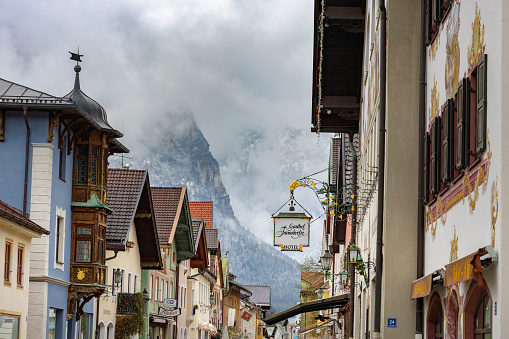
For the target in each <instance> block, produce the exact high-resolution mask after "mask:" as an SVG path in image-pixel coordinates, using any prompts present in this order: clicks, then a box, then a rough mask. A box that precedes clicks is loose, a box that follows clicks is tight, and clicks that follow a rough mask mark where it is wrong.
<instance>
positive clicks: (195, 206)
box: [189, 201, 213, 228]
mask: <svg viewBox="0 0 509 339" xmlns="http://www.w3.org/2000/svg"><path fill="white" fill-rule="evenodd" d="M189 211H190V212H191V217H193V218H197V219H202V220H204V221H205V222H206V223H207V225H206V228H213V227H212V226H213V224H212V219H213V203H212V201H190V202H189Z"/></svg>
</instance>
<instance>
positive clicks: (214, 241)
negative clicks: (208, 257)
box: [205, 228, 219, 250]
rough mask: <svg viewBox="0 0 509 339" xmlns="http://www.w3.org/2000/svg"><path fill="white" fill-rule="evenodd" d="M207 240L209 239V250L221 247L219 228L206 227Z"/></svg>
mask: <svg viewBox="0 0 509 339" xmlns="http://www.w3.org/2000/svg"><path fill="white" fill-rule="evenodd" d="M205 240H207V249H208V250H217V249H218V247H219V242H218V229H217V228H206V229H205Z"/></svg>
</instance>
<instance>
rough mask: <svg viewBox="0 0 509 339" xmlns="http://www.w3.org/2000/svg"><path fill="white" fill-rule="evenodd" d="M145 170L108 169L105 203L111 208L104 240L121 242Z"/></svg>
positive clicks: (127, 227)
mask: <svg viewBox="0 0 509 339" xmlns="http://www.w3.org/2000/svg"><path fill="white" fill-rule="evenodd" d="M146 175H147V171H146V170H133V169H121V168H116V169H113V168H109V169H108V198H107V203H106V204H107V205H108V207H109V208H111V209H112V210H113V213H112V214H111V215H109V216H108V228H107V229H106V240H108V241H115V242H122V241H123V240H125V239H126V237H127V232H128V231H129V227H130V226H131V222H132V221H133V219H134V214H135V211H136V207H137V205H138V200H139V199H140V196H141V192H142V190H143V184H144V183H145V177H146Z"/></svg>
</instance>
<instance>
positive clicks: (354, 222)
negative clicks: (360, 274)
mask: <svg viewBox="0 0 509 339" xmlns="http://www.w3.org/2000/svg"><path fill="white" fill-rule="evenodd" d="M349 139H350V140H349V144H350V151H351V152H352V157H353V168H352V182H353V194H354V195H355V196H357V152H356V150H355V146H354V144H353V139H354V133H350V134H349ZM352 204H354V207H355V209H354V211H353V213H352V229H351V240H350V242H351V243H353V244H355V241H356V239H355V238H356V234H357V206H356V205H355V200H353V199H352ZM348 320H349V326H348V327H349V331H348V334H349V336H350V338H353V327H354V321H355V264H350V317H349V318H348Z"/></svg>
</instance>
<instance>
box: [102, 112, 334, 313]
mask: <svg viewBox="0 0 509 339" xmlns="http://www.w3.org/2000/svg"><path fill="white" fill-rule="evenodd" d="M143 135H144V137H143V138H142V139H140V140H137V142H136V143H135V146H134V147H133V146H132V145H129V146H130V147H131V151H132V152H131V154H130V155H129V157H130V158H131V159H124V160H123V161H124V163H125V162H129V163H130V164H131V166H133V167H135V168H146V169H148V170H149V176H150V181H151V184H152V185H155V186H186V187H187V188H188V193H189V199H190V200H192V201H200V200H212V201H214V227H217V228H219V237H220V240H221V251H222V255H225V254H226V251H228V252H229V255H228V256H229V258H230V269H231V272H232V273H234V274H235V275H237V276H238V281H239V282H240V283H241V284H249V285H270V286H271V287H272V305H273V308H274V309H275V310H282V309H284V308H287V307H290V306H293V305H295V303H296V302H297V301H298V300H299V293H298V289H297V287H296V286H297V285H298V284H299V272H298V270H297V268H296V265H297V261H296V260H295V259H293V258H290V257H289V256H287V255H285V254H283V253H282V252H280V251H279V250H277V249H276V248H274V247H273V246H272V245H271V243H272V227H273V225H272V220H271V214H272V213H274V212H275V211H276V210H277V209H278V208H279V207H280V206H281V205H282V204H283V203H284V202H285V201H286V200H287V199H288V198H289V184H290V182H291V181H293V179H295V178H299V177H302V176H303V175H302V173H306V174H311V173H309V172H306V171H307V170H308V168H309V169H311V168H313V169H316V167H314V166H315V165H316V160H313V159H312V157H309V156H308V155H309V153H308V152H310V153H312V155H313V157H314V158H316V157H317V152H316V151H310V150H309V148H310V146H309V145H310V144H315V145H316V137H315V139H311V140H312V141H310V140H309V136H306V135H305V133H304V131H302V130H297V129H293V130H287V131H282V133H281V134H279V135H277V136H275V135H267V134H265V133H263V132H257V131H253V130H250V131H244V132H243V133H242V134H241V135H240V140H243V141H242V142H238V143H233V142H232V145H231V149H229V150H228V152H226V154H227V156H226V157H224V158H223V159H221V162H222V164H221V167H220V166H219V163H218V161H216V159H215V158H214V157H213V155H212V154H211V152H210V150H209V143H208V142H207V140H206V139H205V137H204V136H203V134H202V132H201V131H200V129H199V128H198V126H197V124H196V122H195V120H194V117H193V115H192V113H191V112H181V113H178V114H168V115H167V116H166V117H165V119H164V121H159V122H158V123H156V124H154V125H153V126H151V127H150V128H149V129H148V130H146V131H145V133H143ZM327 149H328V147H322V148H319V151H320V152H322V153H324V152H325V153H326V152H327ZM325 159H326V158H325ZM112 165H113V166H115V165H117V166H118V159H117V160H116V161H115V162H114V163H113V164H112ZM321 166H326V162H322V163H321ZM222 178H223V179H226V180H225V185H223V180H222ZM225 186H226V187H228V191H227V189H226V188H225ZM309 194H311V195H309ZM230 196H232V197H233V198H232V199H230ZM310 197H311V198H310ZM298 199H299V198H298ZM302 199H304V201H306V200H309V201H311V202H312V203H311V204H313V203H314V204H316V207H318V209H317V210H316V211H315V212H316V213H314V212H312V211H311V213H313V214H314V216H318V215H319V214H320V211H321V210H320V207H319V204H318V203H317V202H316V197H314V194H312V193H310V192H308V196H306V195H305V194H303V196H302ZM310 199H311V200H310ZM313 199H314V200H313ZM232 205H233V208H232ZM234 211H235V212H234ZM237 216H240V218H239V219H240V221H239V219H238V218H237ZM319 224H321V222H317V223H316V226H318V227H317V229H316V232H318V233H317V234H318V235H319V236H318V235H317V236H315V237H313V238H314V240H315V245H313V247H315V249H316V248H318V246H317V245H316V240H317V239H319V238H321V226H320V225H319ZM313 225H314V224H313ZM307 255H309V252H308V253H307Z"/></svg>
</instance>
